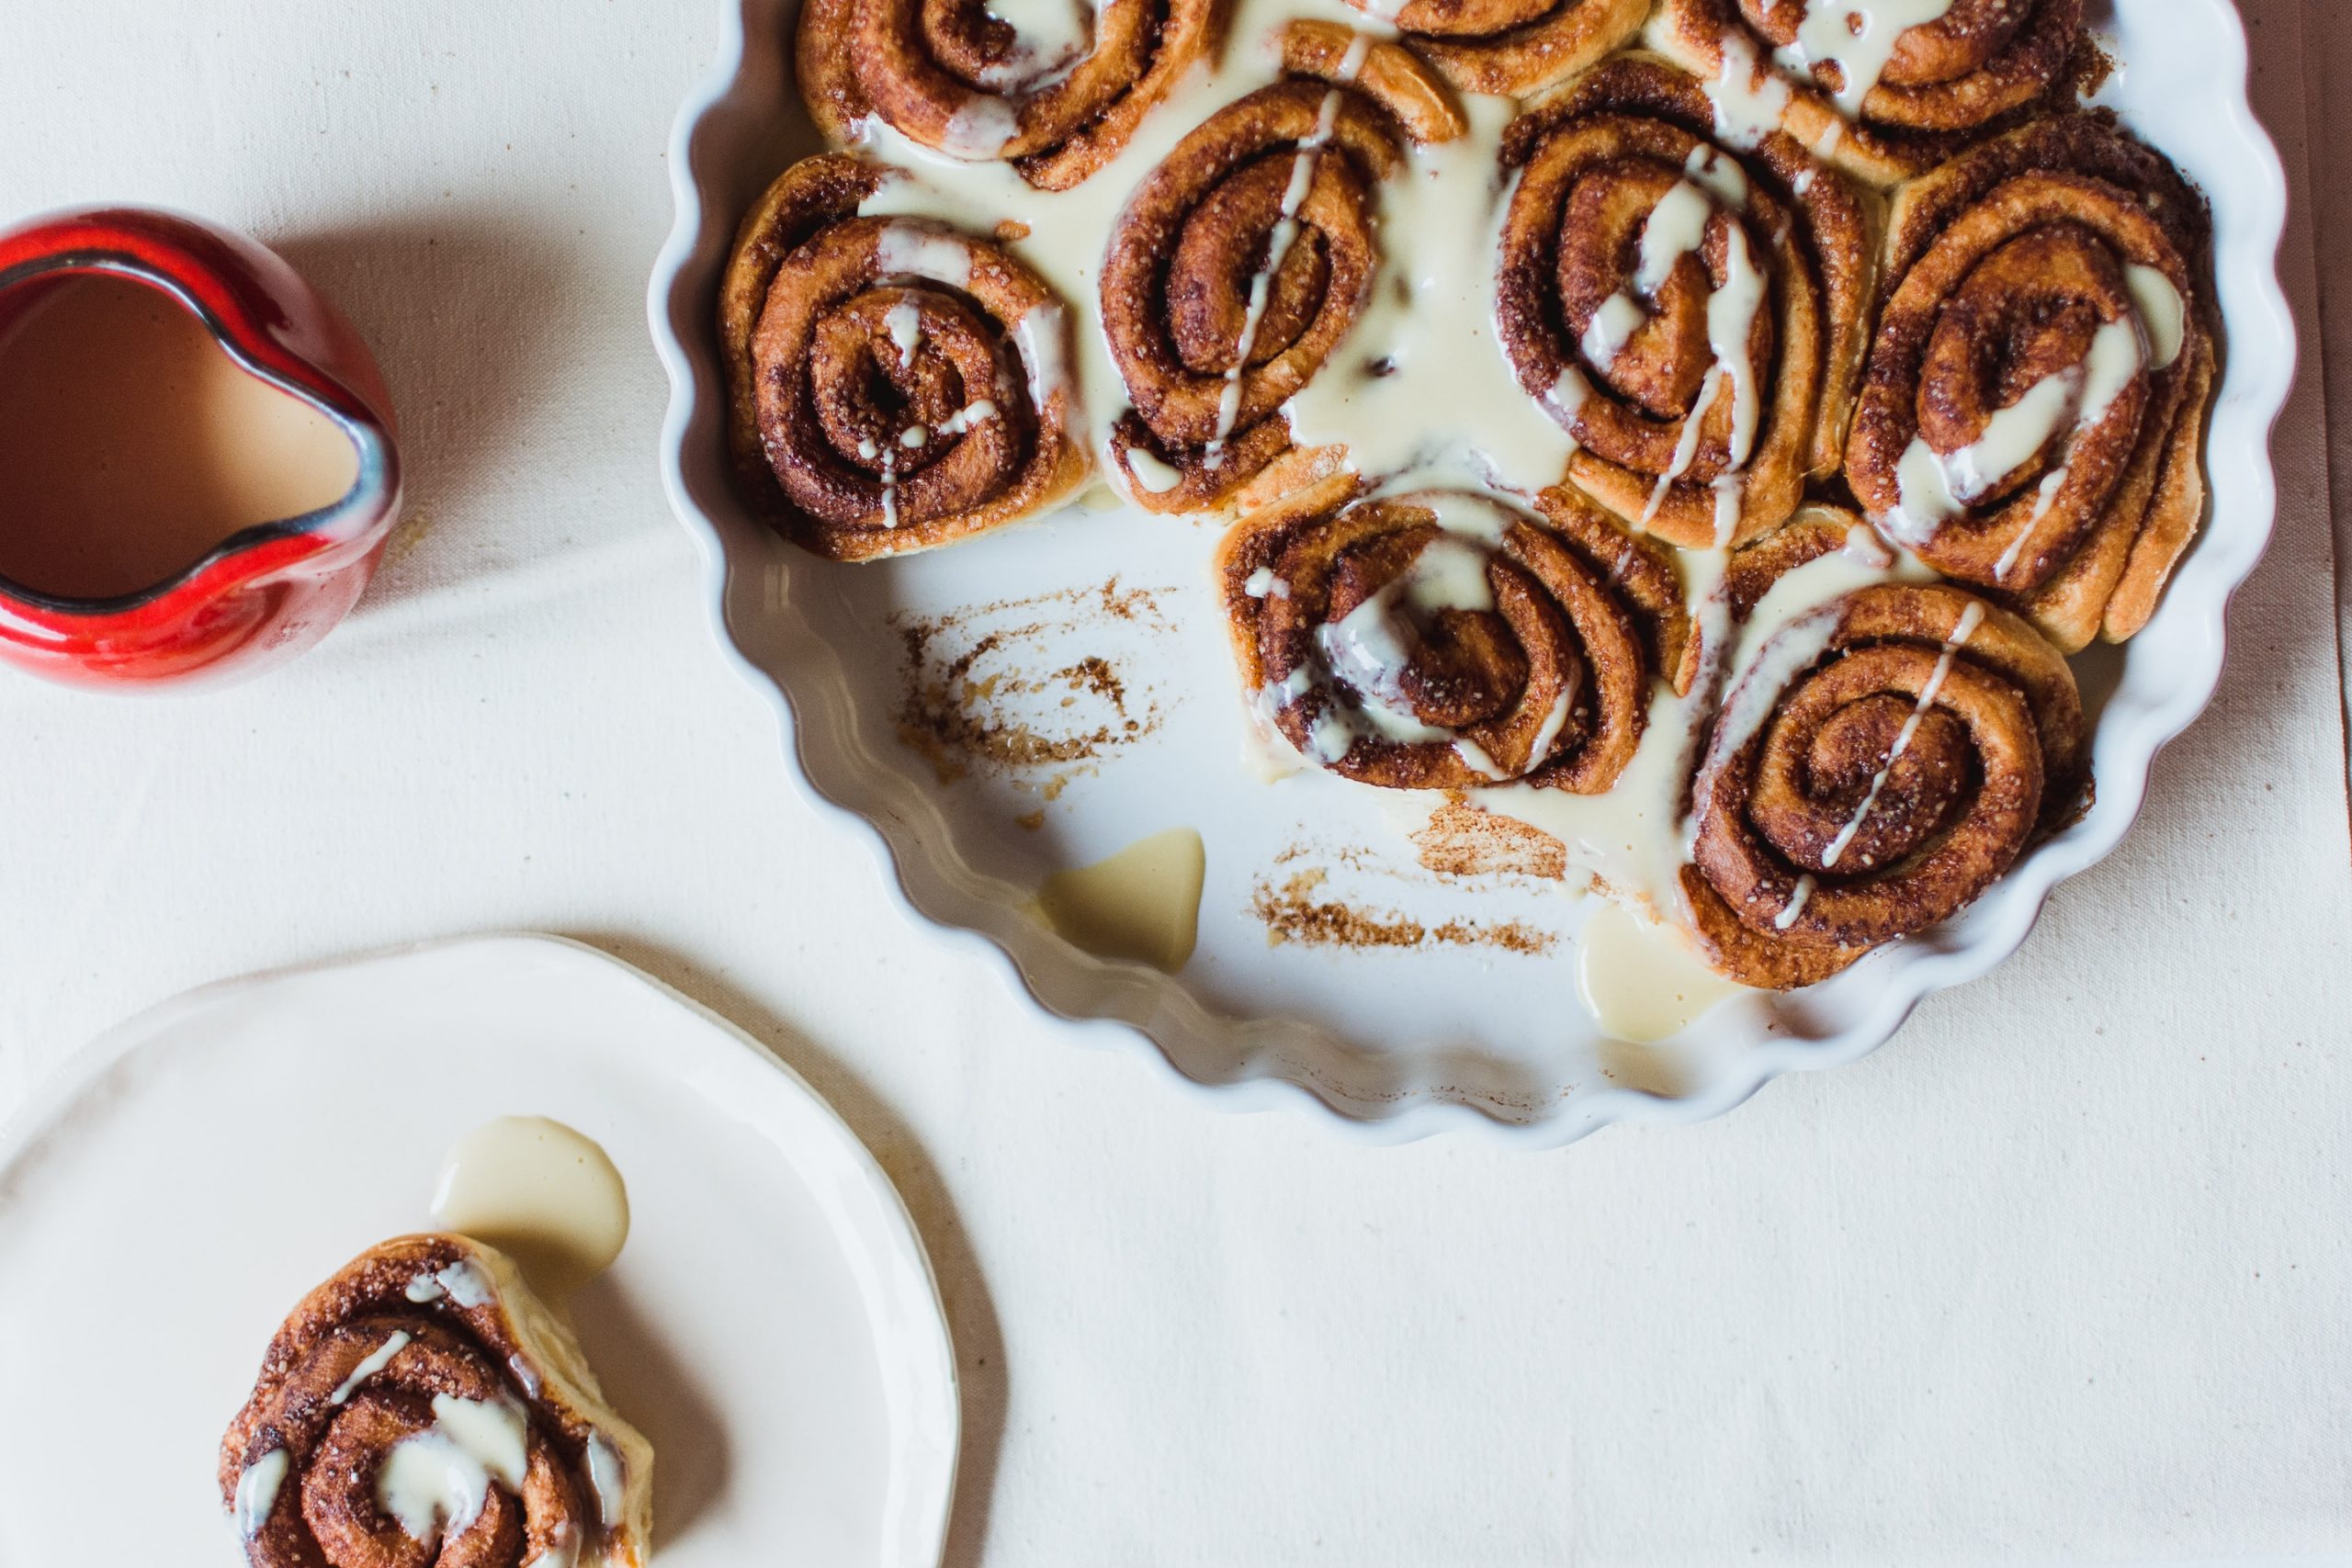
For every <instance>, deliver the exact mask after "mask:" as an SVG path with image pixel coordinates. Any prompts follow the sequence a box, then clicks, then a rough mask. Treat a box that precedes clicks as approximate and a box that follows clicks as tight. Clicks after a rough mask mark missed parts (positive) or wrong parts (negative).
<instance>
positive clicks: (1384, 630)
mask: <svg viewBox="0 0 2352 1568" xmlns="http://www.w3.org/2000/svg"><path fill="white" fill-rule="evenodd" d="M1404 607H1409V609H1410V611H1411V612H1413V613H1416V614H1419V615H1434V614H1436V613H1438V612H1440V611H1444V610H1464V611H1478V610H1492V609H1493V608H1494V607H1495V593H1494V588H1493V586H1492V585H1491V584H1490V583H1489V582H1488V581H1487V555H1486V552H1485V551H1483V550H1481V549H1479V548H1478V547H1476V546H1475V545H1471V544H1468V543H1465V542H1464V541H1461V540H1458V539H1455V538H1453V537H1452V536H1441V537H1439V538H1436V539H1432V540H1430V543H1429V544H1427V545H1426V546H1424V547H1422V549H1421V552H1420V554H1419V555H1418V556H1416V557H1414V558H1413V564H1412V565H1411V566H1409V567H1408V568H1407V569H1406V570H1403V571H1401V572H1399V573H1398V574H1397V576H1396V577H1394V578H1392V579H1391V580H1389V581H1387V582H1385V583H1384V584H1383V585H1382V586H1381V587H1380V588H1379V590H1378V591H1377V592H1374V593H1373V594H1372V595H1370V596H1369V597H1368V598H1366V599H1365V600H1364V602H1363V604H1358V605H1357V606H1356V607H1355V608H1354V609H1352V610H1351V611H1349V612H1348V614H1347V615H1344V616H1342V617H1341V618H1340V621H1339V622H1338V623H1337V624H1336V625H1332V626H1321V627H1318V628H1317V632H1316V641H1317V644H1318V645H1319V647H1320V648H1321V649H1322V653H1323V659H1324V662H1325V663H1326V664H1328V665H1329V667H1330V669H1331V671H1332V672H1333V673H1334V674H1336V675H1338V676H1339V677H1340V679H1342V680H1344V681H1346V682H1348V684H1349V685H1351V686H1352V687H1354V688H1355V689H1356V690H1357V691H1359V692H1361V693H1363V694H1364V695H1365V698H1366V706H1367V709H1370V708H1371V706H1372V704H1373V702H1374V700H1397V699H1398V695H1399V694H1398V688H1397V674H1398V672H1399V671H1402V670H1403V669H1404V668H1405V667H1406V666H1407V665H1408V663H1409V662H1410V661H1411V659H1412V645H1411V643H1410V642H1409V641H1408V637H1407V631H1406V627H1405V626H1404V625H1403V624H1401V622H1400V619H1399V614H1398V612H1399V610H1400V608H1404ZM1411 728H1412V729H1413V730H1415V731H1419V732H1420V733H1416V734H1411V735H1408V736H1400V737H1397V738H1398V739H1436V738H1437V737H1438V736H1439V735H1441V734H1442V731H1437V730H1430V729H1429V728H1428V727H1427V726H1424V725H1422V724H1420V723H1419V720H1413V721H1411Z"/></svg>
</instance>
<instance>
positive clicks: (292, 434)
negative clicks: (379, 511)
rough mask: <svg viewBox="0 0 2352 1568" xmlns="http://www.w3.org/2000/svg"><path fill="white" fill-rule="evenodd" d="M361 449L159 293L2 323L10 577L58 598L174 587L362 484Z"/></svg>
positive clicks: (3, 502)
mask: <svg viewBox="0 0 2352 1568" xmlns="http://www.w3.org/2000/svg"><path fill="white" fill-rule="evenodd" d="M358 473H359V457H358V453H357V451H356V449H355V448H354V447H353V446H352V443H351V438H350V437H349V436H348V435H346V434H345V433H344V431H343V429H342V428H341V427H340V426H339V425H337V424H336V423H334V421H333V420H331V419H329V418H327V417H326V416H325V415H324V414H322V413H321V412H319V411H318V410H316V409H314V408H312V407H311V405H310V404H308V403H306V402H304V401H302V400H300V399H299V398H296V397H294V396H292V395H290V394H288V393H287V392H285V391H282V390H280V389H278V388H277V387H274V386H271V385H270V384H269V383H268V382H266V381H263V380H261V379H260V378H257V377H254V376H253V375H251V374H249V373H248V372H247V371H246V370H245V369H244V368H243V367H241V366H239V365H238V364H237V362H236V361H235V360H233V359H232V358H230V357H229V355H228V353H227V351H226V350H224V349H223V348H222V347H221V346H220V344H218V343H216V342H215V341H214V340H213V338H212V335H211V333H209V332H208V331H207V330H206V328H205V326H204V323H203V322H202V321H198V319H197V317H196V316H195V315H194V314H193V313H192V312H190V311H189V310H187V308H186V307H184V306H183V305H181V304H180V303H179V301H177V300H176V299H173V298H172V297H171V296H169V295H167V294H165V293H164V292H163V291H162V290H161V289H158V288H152V287H150V286H148V285H146V284H144V283H140V282H136V281H133V280H131V279H130V278H125V277H114V276H97V275H85V276H72V277H68V278H65V279H63V280H62V281H60V282H58V283H56V284H54V285H51V287H50V288H48V289H47V290H46V291H45V292H43V293H41V294H40V297H39V298H38V299H35V300H34V301H33V302H32V304H30V305H29V306H28V307H27V308H26V309H24V310H21V311H20V312H19V313H17V315H16V317H15V318H14V319H13V320H12V321H10V322H9V323H8V324H7V325H6V326H5V327H0V577H6V578H7V579H8V580H9V581H13V582H15V583H17V584H18V585H20V586H22V587H25V588H29V589H31V590H33V591H34V592H40V593H47V594H51V595H54V596H56V597H60V598H73V599H109V598H114V597H117V596H119V595H122V594H128V593H136V592H140V591H141V590H142V589H147V588H153V587H155V586H157V585H158V584H160V583H164V582H166V581H170V580H171V579H173V578H175V577H177V576H178V575H179V574H180V573H181V572H183V571H186V570H187V569H188V568H189V567H191V566H193V565H195V564H196V563H197V562H198V561H199V560H201V559H202V558H204V557H205V556H207V555H209V554H210V553H211V552H212V550H213V549H214V547H217V546H219V545H220V543H221V542H222V541H223V540H225V539H227V538H228V537H229V536H231V535H233V534H235V533H237V532H238V531H239V530H241V529H243V528H248V527H251V526H252V525H254V524H256V523H270V522H276V521H278V520H281V519H284V518H288V517H298V516H300V515H301V514H302V513H306V512H314V511H316V510H318V509H319V508H320V507H322V506H326V505H329V504H331V503H333V502H335V501H337V500H339V499H341V498H342V497H343V496H344V495H345V494H346V493H347V492H348V491H350V489H351V487H352V485H353V483H354V482H355V481H356V479H357V478H358Z"/></svg>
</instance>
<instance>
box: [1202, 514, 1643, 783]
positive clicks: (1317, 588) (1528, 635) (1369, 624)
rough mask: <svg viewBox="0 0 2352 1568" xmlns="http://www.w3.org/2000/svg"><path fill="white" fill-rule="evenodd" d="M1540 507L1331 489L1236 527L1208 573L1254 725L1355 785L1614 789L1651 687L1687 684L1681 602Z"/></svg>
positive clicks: (1593, 523)
mask: <svg viewBox="0 0 2352 1568" xmlns="http://www.w3.org/2000/svg"><path fill="white" fill-rule="evenodd" d="M1541 504H1542V505H1543V506H1544V513H1545V516H1544V520H1542V521H1539V520H1538V519H1537V518H1535V517H1533V516H1532V515H1530V514H1528V513H1523V512H1521V511H1519V510H1518V509H1516V508H1514V507H1511V506H1509V505H1506V504H1504V503H1502V502H1498V501H1495V500H1492V499H1490V498H1487V497H1485V496H1479V495H1473V494H1468V493H1465V492H1460V491H1414V492H1411V493H1408V494H1402V495H1393V496H1392V495H1380V496H1370V495H1366V494H1364V493H1363V485H1362V483H1361V481H1359V480H1356V479H1353V478H1351V477H1349V476H1339V477H1336V478H1333V479H1328V480H1326V481H1324V482H1323V483H1321V484H1319V485H1317V486H1314V487H1312V488H1311V489H1309V490H1306V491H1300V492H1299V493H1297V494H1296V495H1294V496H1292V497H1290V498H1289V499H1287V500H1285V501H1283V502H1278V503H1276V504H1275V505H1273V506H1272V507H1269V508H1267V509H1266V510H1265V511H1263V512H1261V513H1256V514H1254V515H1252V516H1250V517H1249V518H1247V519H1245V520H1243V521H1242V522H1241V523H1240V524H1238V525H1236V527H1235V528H1234V530H1233V531H1232V533H1231V534H1229V535H1228V536H1227V538H1226V540H1225V542H1224V543H1223V545H1222V546H1221V547H1220V548H1219V550H1218V555H1217V570H1218V575H1219V578H1220V581H1221V582H1222V584H1223V587H1224V591H1225V600H1226V606H1227V615H1228V617H1229V620H1230V623H1231V626H1232V631H1233V637H1234V646H1235V651H1236V654H1237V656H1238V660H1239V662H1240V665H1241V670H1242V677H1243V682H1244V683H1245V685H1246V686H1247V687H1248V689H1249V690H1250V693H1251V694H1252V699H1253V701H1254V702H1255V703H1256V705H1257V708H1258V711H1259V713H1260V715H1261V717H1263V718H1265V719H1266V720H1268V721H1269V722H1270V723H1271V724H1272V726H1273V727H1274V728H1277V729H1279V730H1280V731H1281V732H1282V733H1283V736H1284V737H1285V738H1287V739H1289V740H1290V742H1291V744H1292V745H1294V746H1295V747H1296V748H1297V749H1298V750H1299V752H1300V753H1301V754H1302V755H1303V756H1305V757H1306V759H1307V760H1308V761H1313V762H1315V763H1317V764H1318V765H1319V766H1322V767H1324V768H1328V769H1329V770H1330V771H1331V772H1333V773H1339V774H1340V775H1342V776H1343V777H1346V778H1350V779H1353V780H1355V781H1357V782H1358V783H1361V784H1377V785H1381V786H1384V787H1387V788H1392V789H1473V788H1477V787H1479V786H1482V785H1486V784H1504V783H1525V784H1532V785H1535V786H1538V787H1542V788H1551V789H1560V790H1566V791H1568V792H1570V793H1572V794H1577V795H1598V794H1600V793H1602V792H1604V791H1606V790H1607V789H1609V787H1610V786H1611V784H1614V783H1615V782H1616V780H1617V777H1618V775H1619V774H1620V773H1623V771H1624V768H1625V765H1626V763H1627V762H1629V761H1632V759H1633V755H1634V750H1635V749H1636V748H1637V747H1638V746H1639V745H1640V743H1641V737H1642V729H1643V726H1644V724H1645V719H1646V713H1647V708H1646V704H1647V701H1648V697H1649V694H1650V682H1651V680H1652V678H1653V677H1654V676H1656V675H1658V674H1661V673H1664V674H1665V675H1667V676H1668V678H1669V679H1674V680H1679V681H1683V682H1687V681H1688V679H1689V676H1688V673H1687V668H1688V666H1687V662H1686V659H1687V654H1688V652H1689V622H1688V619H1687V617H1686V616H1685V615H1683V611H1682V597H1681V585H1680V583H1679V581H1678V580H1677V578H1676V575H1675V569H1674V565H1673V562H1672V560H1671V559H1670V558H1669V557H1668V555H1667V553H1666V552H1665V551H1664V550H1663V549H1661V548H1660V547H1657V545H1655V544H1653V543H1651V542H1649V541H1647V540H1643V539H1638V538H1635V537H1634V536H1631V535H1628V534H1626V533H1625V532H1624V531H1623V529H1621V528H1619V527H1618V526H1617V525H1615V524H1614V523H1613V522H1612V521H1611V519H1609V518H1608V517H1607V516H1606V515H1605V514H1602V513H1600V512H1599V511H1598V510H1597V509H1595V508H1592V507H1591V506H1590V505H1589V503H1586V502H1583V501H1582V500H1581V498H1579V497H1577V496H1576V495H1575V494H1574V493H1573V492H1567V491H1558V492H1553V493H1550V494H1547V495H1546V496H1545V497H1544V498H1542V500H1541ZM1547 524H1548V525H1547Z"/></svg>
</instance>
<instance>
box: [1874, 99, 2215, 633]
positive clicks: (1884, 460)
mask: <svg viewBox="0 0 2352 1568" xmlns="http://www.w3.org/2000/svg"><path fill="white" fill-rule="evenodd" d="M2205 241H2206V227H2205V216H2204V211H2203V208H2202V205H2201V204H2200V203H2199V201H2198V199H2197V197H2195V196H2194V194H2193V193H2191V192H2190V191H2189V190H2188V187H2187V186H2185V185H2184V184H2183V183H2182V181H2181V179H2180V177H2179V175H2177V174H2176V173H2175V172H2174V170H2173V169H2172V166H2171V165H2170V164H2167V163H2166V162H2165V160H2164V159H2163V157H2161V156H2160V155H2159V154H2157V153H2155V152H2151V151H2150V150H2149V149H2147V148H2146V147H2143V146H2142V145H2141V144H2140V143H2138V142H2136V141H2131V139H2129V138H2128V137H2126V136H2125V135H2124V134H2123V133H2122V132H2121V131H2120V130H2118V129H2117V128H2116V127H2115V126H2114V125H2113V124H2112V123H2111V122H2110V121H2109V120H2108V119H2107V118H2104V117H2102V116H2089V115H2069V116H2064V117H2061V118H2055V119H2050V120H2044V121H2041V122H2039V123H2037V124H2034V125H2031V126H2028V127H2025V128H2023V129H2021V130H2017V131H2014V132H2011V133H2010V134H2008V135H2007V136H2004V137H2001V138H1999V139H1997V140H1996V141H1991V142H1989V143H1987V144H1986V145H1985V146H1984V147H1981V148H1979V149H1977V150H1976V151H1975V152H1970V153H1967V154H1965V155H1964V156H1962V157H1961V158H1959V159H1957V160H1955V161H1954V162H1952V163H1951V164H1947V165H1945V166H1944V167H1943V168H1941V169H1939V170H1938V171H1937V172H1936V173H1935V174H1933V175H1928V177H1927V178H1925V179H1922V180H1920V181H1919V182H1917V184H1916V185H1913V186H1908V187H1906V188H1905V190H1904V192H1903V193H1902V194H1901V196H1899V197H1898V198H1897V199H1896V202H1895V206H1894V218H1893V231H1892V232H1891V234H1890V236H1889V241H1888V264H1889V265H1888V273H1887V283H1888V292H1887V302H1886V306H1885V310H1884V311H1883V315H1882V317H1881V320H1880V323H1879V330H1878V338H1877V342H1876V343H1875V344H1874V345H1873V346H1872V348H1871V359H1870V368H1869V372H1868V375H1867V378H1866V379H1865V381H1864V385H1863V389H1862V395H1861V400H1860V405H1859V407H1858V409H1857V412H1856V416H1855V420H1854V433H1853V441H1852V445H1851V446H1850V448H1849V452H1848V456H1847V475H1848V478H1849V481H1850V482H1851V484H1852V486H1853V490H1854V494H1855V495H1856V497H1857V498H1859V499H1860V502H1861V503H1862V505H1863V506H1864V508H1865V509H1867V510H1868V511H1869V513H1871V518H1872V519H1873V520H1874V521H1875V522H1876V523H1877V524H1878V525H1879V526H1880V528H1881V529H1882V530H1883V532H1885V533H1886V534H1887V535H1888V536H1890V537H1892V538H1894V539H1897V540H1898V541H1900V542H1901V543H1903V544H1905V545H1907V546H1909V547H1911V548H1912V549H1913V550H1915V551H1917V553H1918V555H1919V556H1920V558H1922V559H1924V560H1926V561H1927V562H1928V564H1929V565H1931V566H1933V567H1934V568H1936V570H1939V571H1941V572H1943V573H1944V574H1945V575H1946V576H1948V577H1954V578H1958V579H1961V580H1962V581H1968V582H1973V583H1976V584H1979V585H1981V586H1983V587H1985V588H1986V589H1991V590H1997V591H2000V592H2003V593H2004V594H2006V595H2007V596H2009V597H2010V598H2012V599H2013V600H2014V601H2015V603H2016V604H2017V605H2018V608H2020V609H2021V610H2022V611H2023V612H2024V613H2025V614H2026V615H2028V616H2029V617H2030V619H2031V620H2032V621H2033V622H2034V623H2035V624H2036V625H2037V626H2040V627H2041V629H2042V631H2043V632H2044V633H2045V634H2046V635H2048V637H2050V638H2051V640H2052V641H2053V642H2055V643H2057V644H2058V646H2059V647H2060V648H2061V649H2064V650H2066V651H2068V652H2073V651H2075V649H2080V648H2082V647H2084V646H2085V645H2086V644H2087V643H2089V642H2090V641H2091V639H2092V638H2093V637H2098V636H2102V635H2103V636H2105V637H2107V638H2108V639H2109V640H2110V641H2115V642H2120V641H2122V640H2124V639H2125V638H2128V637H2131V635H2132V634H2133V633H2135V632H2137V631H2138V630H2139V629H2140V628H2141V627H2142V626H2144V625H2146V624H2147V620H2148V617H2149V616H2150V615H2152V614H2154V609H2155V605H2156V601H2157V599H2158V597H2159V596H2160V595H2161V593H2162V592H2163V588H2164V584H2165V580H2166V578H2167V577H2168V576H2169V575H2170V574H2171V571H2172V568H2173V566H2174V564H2175V563H2176V562H2177V561H2178V560H2179V558H2180V557H2181V555H2182V553H2183V552H2184V551H2186V550H2187V549H2188V544H2189V540H2190V538H2191V537H2192V536H2193V535H2194V534H2195V532H2196V530H2197V527H2198V525H2199V520H2200V519H2201V518H2202V516H2203V513H2204V506H2205V484H2204V478H2203V473H2202V470H2201V468H2200V466H2199V459H2200V454H2201V449H2202V446H2203V439H2204V429H2205V413H2206V405H2207V403H2208V400H2210V398H2211V392H2212V387H2213V375H2214V355H2213V340H2212V334H2211V332H2210V330H2209V329H2208V328H2207V326H2206V324H2205V322H2206V309H2207V306H2206V289H2205V285H2204V276H2203V266H2204V253H2205Z"/></svg>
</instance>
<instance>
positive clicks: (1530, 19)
mask: <svg viewBox="0 0 2352 1568" xmlns="http://www.w3.org/2000/svg"><path fill="white" fill-rule="evenodd" d="M1348 4H1349V5H1351V6H1354V7H1355V8H1356V9H1357V10H1359V11H1362V12H1363V13H1365V14H1366V15H1367V16H1372V17H1378V18H1379V19H1380V20H1382V21H1384V22H1386V23H1388V24H1389V25H1390V26H1392V27H1394V28H1397V32H1398V34H1399V35H1400V36H1401V37H1402V39H1403V40H1404V42H1405V44H1406V46H1407V47H1408V48H1409V49H1411V50H1412V51H1413V52H1414V53H1416V54H1419V56H1421V57H1422V58H1423V59H1424V60H1427V61H1428V62H1430V64H1432V65H1434V66H1436V67H1437V69H1438V72H1439V73H1440V74H1441V75H1442V76H1443V77H1444V78H1445V79H1446V80H1447V81H1448V82H1450V83H1452V84H1453V85H1454V86H1455V87H1457V88H1459V89H1461V90H1462V91H1463V92H1465V93H1488V94H1495V95H1498V96H1503V97H1513V98H1520V97H1525V96H1528V95H1529V94H1531V93H1535V92H1540V91H1542V90H1543V89H1544V88H1545V87H1549V86H1551V85H1554V84H1555V83H1557V82H1564V81H1566V80H1567V79H1568V78H1569V77H1571V76H1573V75H1575V74H1576V73H1577V72H1579V71H1581V70H1583V69H1584V68H1585V67H1586V66H1588V65H1590V64H1592V63H1593V62H1595V61H1598V60H1600V58H1601V57H1602V56H1603V55H1606V54H1608V53H1609V52H1610V51H1611V50H1614V49H1615V48H1617V47H1618V46H1619V45H1620V44H1622V43H1623V42H1625V41H1626V40H1627V39H1630V38H1632V37H1633V36H1634V34H1635V33H1637V32H1639V31H1640V30H1641V27H1642V18H1643V17H1646V16H1648V15H1649V9H1650V0H1348Z"/></svg>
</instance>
